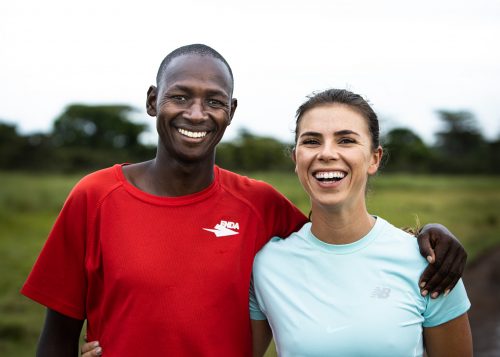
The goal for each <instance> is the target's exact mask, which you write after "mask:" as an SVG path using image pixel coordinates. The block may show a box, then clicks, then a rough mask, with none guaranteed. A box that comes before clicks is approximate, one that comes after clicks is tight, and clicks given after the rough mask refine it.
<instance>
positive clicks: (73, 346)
mask: <svg viewBox="0 0 500 357" xmlns="http://www.w3.org/2000/svg"><path fill="white" fill-rule="evenodd" d="M82 326H83V321H82V320H77V319H74V318H71V317H68V316H66V315H62V314H60V313H58V312H57V311H54V310H51V309H47V315H46V317H45V324H44V326H43V330H42V333H41V335H40V341H39V342H38V347H37V351H36V356H37V357H44V356H47V357H58V356H60V357H65V356H76V355H77V353H78V340H79V339H80V332H81V330H82Z"/></svg>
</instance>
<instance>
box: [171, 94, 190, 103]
mask: <svg viewBox="0 0 500 357" xmlns="http://www.w3.org/2000/svg"><path fill="white" fill-rule="evenodd" d="M170 98H171V99H173V100H175V101H177V102H185V101H186V100H187V98H186V97H185V96H183V95H172V96H170Z"/></svg>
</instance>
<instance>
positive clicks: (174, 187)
mask: <svg viewBox="0 0 500 357" xmlns="http://www.w3.org/2000/svg"><path fill="white" fill-rule="evenodd" d="M123 173H124V175H125V177H126V178H127V180H128V181H129V182H130V183H131V184H132V185H134V186H136V187H137V188H139V189H140V190H142V191H145V192H147V193H150V194H152V195H156V196H164V197H178V196H185V195H190V194H193V193H196V192H200V191H203V190H204V189H206V188H207V187H209V186H210V184H211V183H212V182H213V180H214V161H213V160H206V161H203V162H196V163H184V162H177V161H175V160H165V159H161V158H159V157H156V158H155V159H153V160H151V161H146V162H143V163H139V164H135V165H127V166H125V167H124V168H123Z"/></svg>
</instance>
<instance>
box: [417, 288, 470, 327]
mask: <svg viewBox="0 0 500 357" xmlns="http://www.w3.org/2000/svg"><path fill="white" fill-rule="evenodd" d="M470 306H471V304H470V301H469V298H468V297H467V292H466V291H465V287H464V283H463V281H462V279H460V280H459V281H458V283H457V285H456V286H455V288H454V289H453V290H451V291H450V293H449V294H448V295H447V296H444V295H441V296H440V297H439V298H437V299H431V298H428V302H427V307H426V310H425V312H424V318H425V321H424V323H423V327H434V326H438V325H441V324H444V323H445V322H448V321H450V320H453V319H454V318H457V317H458V316H460V315H462V314H464V313H466V312H467V311H468V310H469V309H470Z"/></svg>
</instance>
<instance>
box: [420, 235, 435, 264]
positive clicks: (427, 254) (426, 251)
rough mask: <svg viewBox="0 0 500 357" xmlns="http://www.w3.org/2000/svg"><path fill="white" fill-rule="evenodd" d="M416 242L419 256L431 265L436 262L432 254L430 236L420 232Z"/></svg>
mask: <svg viewBox="0 0 500 357" xmlns="http://www.w3.org/2000/svg"><path fill="white" fill-rule="evenodd" d="M417 240H418V249H419V250H420V254H421V255H422V256H423V257H424V258H425V259H427V261H428V262H429V263H431V264H432V263H433V262H434V261H435V260H436V256H435V254H434V249H432V244H431V239H430V234H429V233H428V232H427V231H422V232H421V233H420V234H419V235H418V236H417Z"/></svg>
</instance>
